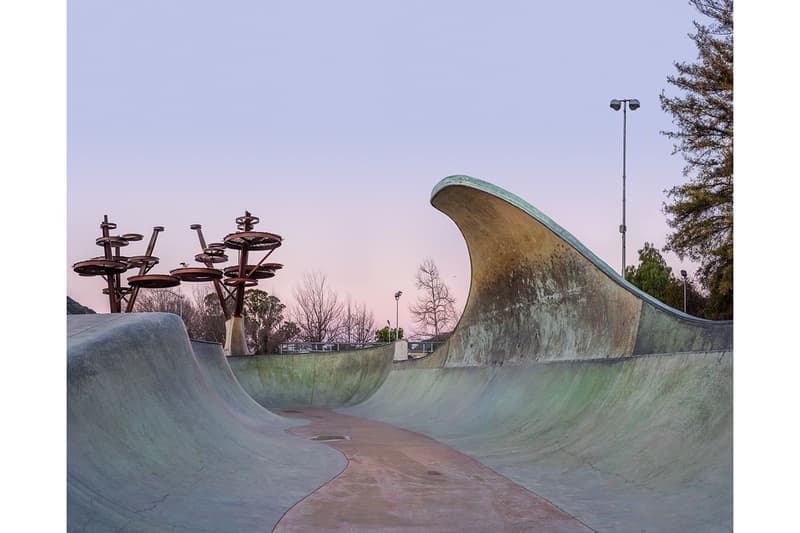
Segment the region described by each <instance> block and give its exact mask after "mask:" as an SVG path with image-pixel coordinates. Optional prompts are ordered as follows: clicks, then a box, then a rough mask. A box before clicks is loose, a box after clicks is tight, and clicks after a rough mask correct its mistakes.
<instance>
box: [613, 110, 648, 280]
mask: <svg viewBox="0 0 800 533" xmlns="http://www.w3.org/2000/svg"><path fill="white" fill-rule="evenodd" d="M640 105H641V104H639V100H637V99H636V98H623V99H622V100H616V99H615V100H611V104H610V106H611V109H613V110H614V111H619V108H620V107H621V108H622V224H621V225H620V227H619V232H620V233H622V278H623V279H625V232H626V231H628V228H627V226H626V225H625V151H626V143H627V139H626V137H627V127H628V123H627V122H628V107H630V108H631V111H636V110H637V109H639V107H640Z"/></svg>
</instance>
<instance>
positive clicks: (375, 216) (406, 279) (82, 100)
mask: <svg viewBox="0 0 800 533" xmlns="http://www.w3.org/2000/svg"><path fill="white" fill-rule="evenodd" d="M309 7H313V9H312V10H310V11H309V10H308V8H309ZM612 7H614V8H615V9H613V11H612V9H611V8H612ZM68 9H69V11H68V17H69V27H68V61H69V63H68V113H69V115H68V120H69V122H68V196H67V208H68V211H67V215H68V228H67V234H68V240H67V293H68V295H69V296H71V297H73V298H74V299H76V300H78V301H79V302H81V303H82V304H84V305H88V306H89V307H92V308H94V309H96V310H97V311H101V312H104V311H107V309H108V303H107V299H106V298H105V297H103V295H102V294H101V292H100V291H101V289H102V286H103V283H102V281H101V280H99V279H98V278H80V277H78V276H77V275H76V274H74V273H73V272H72V271H71V265H72V264H73V263H75V262H77V261H80V260H82V259H88V258H90V257H93V256H95V255H99V254H100V249H99V247H97V246H96V245H95V244H94V239H95V238H96V237H97V236H98V235H99V227H98V226H99V222H100V220H101V219H102V216H103V215H104V214H108V215H109V217H110V219H111V220H112V221H114V222H116V223H117V224H118V231H120V232H137V233H142V234H144V235H145V239H144V242H140V243H135V244H133V245H131V247H130V248H131V250H130V252H128V251H127V250H126V252H128V253H129V255H132V253H131V252H136V253H142V252H143V251H144V248H145V245H146V241H147V239H148V238H149V235H150V231H151V228H152V226H154V225H163V226H165V227H166V231H165V232H163V233H162V234H160V236H159V241H158V245H157V246H156V251H155V255H157V256H159V257H160V258H161V259H162V262H161V264H160V265H158V266H157V267H156V268H155V269H154V270H153V272H154V273H166V272H168V271H169V270H170V269H172V268H175V267H177V266H178V264H179V263H180V262H181V261H186V262H188V263H190V264H191V263H193V256H194V255H195V254H196V253H198V251H199V250H198V244H197V239H196V236H195V234H194V232H192V231H191V230H189V228H188V226H189V225H190V224H192V223H201V224H203V227H204V233H205V236H206V239H207V240H208V241H209V242H211V241H218V240H220V239H221V238H222V237H223V236H224V235H225V234H227V233H230V232H232V231H234V227H235V226H234V222H233V220H234V218H235V217H236V216H239V215H241V214H242V213H243V212H244V210H245V209H247V210H250V211H251V212H252V213H254V214H256V215H258V216H259V217H260V218H261V224H259V226H257V228H256V229H259V230H264V231H270V232H275V233H278V234H281V235H282V236H283V237H284V239H285V241H284V245H283V246H282V247H281V248H279V249H278V250H277V251H276V252H275V253H274V254H273V255H272V256H271V258H270V261H272V260H274V261H275V262H279V263H284V264H285V265H286V266H285V268H284V270H282V271H280V272H279V273H278V275H277V276H276V277H275V278H273V279H271V280H266V281H264V282H262V283H261V284H260V286H259V288H262V289H264V290H267V291H268V292H270V293H272V294H276V295H277V296H279V297H280V298H281V299H282V300H283V301H284V302H285V303H287V304H289V305H291V304H292V293H293V290H294V288H295V287H296V286H297V285H298V283H299V282H300V280H301V279H302V276H303V275H304V274H305V273H307V272H309V271H318V272H321V273H323V274H325V275H326V276H327V278H328V280H329V282H330V284H331V286H332V287H333V288H334V289H335V290H336V291H337V292H338V293H339V294H340V296H341V297H342V298H345V299H346V298H347V296H348V295H349V296H350V297H351V298H352V299H353V300H354V301H358V302H364V303H365V304H367V306H368V308H370V309H372V310H373V312H374V315H375V322H376V326H381V325H383V324H385V322H386V320H387V319H390V320H391V321H392V324H394V320H395V301H394V297H393V295H394V293H395V291H397V290H402V291H403V293H404V295H403V298H402V299H401V302H400V324H401V326H406V327H407V328H408V326H409V325H410V322H409V317H408V306H409V305H410V304H411V303H413V300H414V298H415V293H416V290H415V288H414V274H415V271H416V267H417V265H418V264H419V263H420V262H421V261H422V260H423V259H424V258H426V257H431V258H433V259H434V260H435V261H436V263H437V264H438V266H439V268H440V270H441V272H442V274H443V278H444V279H445V281H447V282H448V284H449V285H450V286H451V288H452V289H453V290H454V292H455V294H456V297H457V299H458V306H459V307H463V305H464V303H465V300H466V297H467V292H468V290H469V258H468V255H467V250H466V245H465V243H464V241H463V238H462V237H461V235H460V233H459V232H458V229H457V228H456V226H455V225H454V224H453V223H452V221H450V220H449V218H447V217H446V216H445V215H443V214H441V213H439V212H438V211H436V210H435V209H434V208H433V207H432V206H430V204H429V198H430V192H431V189H432V188H433V186H434V185H435V184H436V183H437V182H438V181H439V180H440V179H442V178H444V177H446V176H448V175H453V174H466V175H470V176H474V177H476V178H480V179H484V180H486V181H489V182H491V183H494V184H496V185H498V186H500V187H502V188H504V189H507V190H509V191H510V192H512V193H513V194H516V195H517V196H519V197H521V198H522V199H524V200H526V201H528V202H529V203H531V204H532V205H534V206H535V207H537V208H538V209H540V210H541V211H543V212H544V213H545V214H547V215H548V216H550V217H551V218H552V219H553V220H555V221H556V223H558V224H559V225H561V226H562V227H564V228H565V229H566V230H567V231H569V232H570V233H572V234H573V235H575V236H576V237H577V238H578V239H579V240H580V241H581V242H583V243H584V244H585V245H586V246H587V247H588V248H589V249H590V250H592V251H593V252H594V253H595V254H596V255H598V256H599V257H600V258H601V259H602V260H604V261H605V262H607V263H608V264H609V265H610V266H611V267H612V268H613V269H614V270H619V263H620V247H621V245H620V235H619V233H618V230H617V228H618V226H619V224H620V222H621V220H620V219H621V171H622V169H621V167H622V153H621V152H622V114H621V113H620V112H614V111H612V110H611V109H610V108H609V107H608V101H609V100H610V99H611V98H628V97H635V98H638V99H639V100H640V101H641V102H642V107H641V108H640V109H639V110H637V111H635V112H629V114H628V158H627V163H628V182H627V219H628V237H627V263H628V264H632V263H635V262H636V259H637V254H636V251H637V250H638V249H639V248H641V247H642V245H643V243H644V242H645V241H648V242H653V243H654V244H655V245H656V246H657V247H659V248H660V247H661V246H663V244H664V240H665V237H666V234H667V233H668V231H669V228H668V227H667V224H666V221H665V217H664V215H663V214H662V213H661V208H662V204H663V202H664V201H665V200H666V197H665V195H664V190H665V189H669V188H670V187H672V186H674V185H677V184H679V183H681V182H683V181H684V179H685V178H683V176H682V175H681V169H682V166H683V161H682V159H681V157H680V156H673V155H671V151H672V146H671V142H670V141H669V140H668V139H666V138H665V137H664V136H663V135H660V134H659V131H660V130H666V129H671V127H672V126H671V123H670V119H669V117H668V116H666V115H665V114H664V113H663V112H662V111H661V110H660V107H659V104H658V94H659V93H660V92H661V90H662V89H668V86H667V83H666V77H667V76H668V75H670V74H672V73H673V71H674V68H673V66H672V62H673V61H675V60H681V61H691V60H693V59H694V57H695V55H696V54H695V51H694V48H693V44H692V42H691V41H690V39H689V38H688V37H687V35H686V34H687V33H688V32H690V31H692V25H691V22H692V19H693V18H696V13H694V12H693V11H692V9H691V8H690V7H689V6H688V5H674V4H663V3H659V2H648V3H646V4H643V3H641V2H633V1H626V2H616V3H612V4H610V5H608V4H606V5H603V6H598V5H594V4H591V5H587V6H585V9H584V11H581V12H580V13H574V11H575V10H574V9H572V8H570V7H569V6H556V5H547V6H531V5H529V3H526V2H501V3H497V4H493V6H492V8H491V9H490V8H488V7H486V6H480V5H479V4H473V3H468V2H467V3H463V2H442V3H437V4H436V5H430V4H429V3H425V2H406V3H397V4H394V3H392V4H383V5H381V6H377V5H373V4H372V3H370V2H358V1H349V2H343V3H339V4H337V6H336V7H333V6H331V5H328V4H326V3H321V2H303V3H297V4H293V3H281V2H276V3H259V2H238V3H236V4H232V6H231V7H230V8H228V9H224V8H221V7H219V6H218V5H217V4H214V3H207V2H192V3H188V2H173V3H170V4H168V5H162V4H161V3H158V2H143V3H138V4H136V5H133V4H131V5H119V4H107V3H102V2H81V3H80V4H76V3H71V4H70V5H69V8H68ZM124 253H125V252H124ZM665 258H666V259H667V261H668V263H669V264H670V266H672V268H673V270H674V271H675V272H676V273H677V271H678V270H680V269H681V268H686V269H687V270H689V271H690V272H693V271H694V269H695V265H692V264H690V263H688V262H684V263H681V262H680V261H679V260H678V259H677V257H675V256H674V255H673V254H665ZM191 288H192V284H185V285H184V288H183V290H184V291H187V292H188V291H191ZM208 288H209V289H210V286H209V287H208Z"/></svg>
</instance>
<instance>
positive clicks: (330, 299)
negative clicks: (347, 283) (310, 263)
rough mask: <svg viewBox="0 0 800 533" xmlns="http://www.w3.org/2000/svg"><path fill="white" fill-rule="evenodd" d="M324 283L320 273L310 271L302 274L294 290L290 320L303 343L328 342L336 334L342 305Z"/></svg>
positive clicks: (332, 339) (325, 282) (323, 277)
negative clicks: (298, 285) (296, 328)
mask: <svg viewBox="0 0 800 533" xmlns="http://www.w3.org/2000/svg"><path fill="white" fill-rule="evenodd" d="M327 283H328V281H327V278H326V277H325V276H324V275H322V274H320V273H319V272H312V273H310V274H306V275H305V277H304V278H303V283H302V285H301V286H300V287H297V288H296V289H295V291H294V299H295V304H296V305H295V307H294V308H293V309H292V312H291V316H292V321H293V322H294V323H295V324H297V327H298V328H299V329H300V333H299V335H298V336H299V337H300V338H301V339H302V340H303V341H305V342H331V341H334V340H335V339H336V337H337V333H338V329H339V326H340V323H341V319H342V307H343V306H342V304H341V303H340V302H339V297H338V296H337V295H336V293H335V292H333V291H332V290H331V288H330V287H328V284H327Z"/></svg>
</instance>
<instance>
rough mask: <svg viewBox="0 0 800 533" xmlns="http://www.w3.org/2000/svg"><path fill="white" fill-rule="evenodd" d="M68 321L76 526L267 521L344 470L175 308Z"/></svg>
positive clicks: (182, 527) (70, 503)
mask: <svg viewBox="0 0 800 533" xmlns="http://www.w3.org/2000/svg"><path fill="white" fill-rule="evenodd" d="M67 325H68V338H67V462H68V464H67V528H68V530H69V531H84V532H91V531H103V532H106V531H121V530H126V531H141V532H148V531H152V532H163V531H218V532H232V533H233V532H243V531H264V530H265V529H266V530H269V529H271V527H272V526H273V525H274V524H276V523H277V521H278V520H279V519H280V517H281V516H282V515H283V513H284V512H286V511H287V510H288V509H289V508H290V507H291V506H292V505H294V504H295V503H296V502H298V501H299V500H301V499H302V498H304V497H305V496H306V495H308V494H309V493H310V492H312V491H314V490H315V489H316V488H318V487H319V486H321V485H323V484H324V483H326V482H327V481H329V480H330V479H331V478H333V477H334V476H335V475H337V474H338V473H339V472H341V471H342V470H343V469H344V467H345V465H346V460H345V458H344V457H343V456H342V455H341V454H339V453H338V452H336V451H334V450H332V449H331V448H329V447H327V446H324V445H321V444H318V443H315V442H311V441H308V440H305V439H301V438H299V437H293V436H291V435H289V434H287V433H286V432H285V429H286V428H287V427H290V426H293V425H295V424H296V423H295V422H294V421H289V420H288V419H286V418H283V417H280V416H277V415H274V414H272V413H270V412H269V411H267V410H265V409H263V408H261V407H260V406H258V405H257V404H256V403H255V402H253V401H252V400H251V399H250V398H249V397H248V396H247V395H246V394H245V393H244V392H243V391H242V390H241V388H239V387H238V385H237V384H236V382H235V380H234V379H233V376H232V375H231V374H230V370H229V369H227V363H226V362H225V360H224V358H222V354H221V349H220V347H219V345H202V344H197V343H196V344H195V351H193V350H192V347H191V345H190V343H189V339H188V338H187V336H186V331H185V329H184V327H183V323H182V322H181V320H180V318H179V317H177V316H176V315H172V314H162V313H134V314H127V315H126V314H117V315H74V316H69V317H68V319H67ZM196 353H197V354H198V355H197V356H196V355H195V354H196Z"/></svg>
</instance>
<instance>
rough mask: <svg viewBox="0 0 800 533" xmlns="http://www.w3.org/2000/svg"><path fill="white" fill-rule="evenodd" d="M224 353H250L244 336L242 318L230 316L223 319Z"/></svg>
mask: <svg viewBox="0 0 800 533" xmlns="http://www.w3.org/2000/svg"><path fill="white" fill-rule="evenodd" d="M223 350H224V351H225V355H250V350H248V349H247V338H246V337H245V336H244V318H243V317H240V316H232V317H231V318H229V319H228V320H226V321H225V346H224V348H223Z"/></svg>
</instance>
